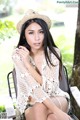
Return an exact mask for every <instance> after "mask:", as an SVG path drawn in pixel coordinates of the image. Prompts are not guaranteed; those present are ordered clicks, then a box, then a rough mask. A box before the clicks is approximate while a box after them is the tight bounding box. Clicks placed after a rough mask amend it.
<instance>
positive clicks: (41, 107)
mask: <svg viewBox="0 0 80 120" xmlns="http://www.w3.org/2000/svg"><path fill="white" fill-rule="evenodd" d="M33 110H34V111H37V112H40V113H41V112H46V111H47V107H46V106H45V105H44V104H43V103H36V104H35V105H34V106H33Z"/></svg>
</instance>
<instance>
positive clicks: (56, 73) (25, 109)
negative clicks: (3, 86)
mask: <svg viewBox="0 0 80 120" xmlns="http://www.w3.org/2000/svg"><path fill="white" fill-rule="evenodd" d="M50 27H51V20H50V19H49V18H48V17H47V16H45V15H41V14H39V13H37V12H35V11H33V10H29V11H27V13H26V14H25V16H24V17H23V18H22V20H21V21H19V23H18V24H17V30H18V32H19V33H20V40H19V43H18V45H17V48H16V49H15V50H14V52H13V61H14V65H15V70H16V76H17V89H18V90H17V103H18V109H19V110H20V112H21V114H24V116H25V119H26V120H70V119H71V118H70V116H68V115H67V112H68V110H69V99H70V97H69V95H68V93H66V92H63V91H62V90H61V89H60V88H59V78H60V77H61V73H60V69H61V66H62V61H61V58H60V51H59V49H58V48H57V47H56V45H55V43H54V41H53V39H52V36H51V34H50V31H49V28H50Z"/></svg>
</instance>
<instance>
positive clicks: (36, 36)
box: [35, 33, 40, 41]
mask: <svg viewBox="0 0 80 120" xmlns="http://www.w3.org/2000/svg"><path fill="white" fill-rule="evenodd" d="M39 39H40V36H39V33H36V34H35V40H36V41H38V40H39Z"/></svg>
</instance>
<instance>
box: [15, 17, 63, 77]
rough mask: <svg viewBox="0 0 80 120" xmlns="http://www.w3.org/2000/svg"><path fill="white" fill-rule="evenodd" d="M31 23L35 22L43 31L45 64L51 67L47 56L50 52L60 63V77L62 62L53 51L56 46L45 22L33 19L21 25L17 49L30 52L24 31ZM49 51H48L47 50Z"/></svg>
mask: <svg viewBox="0 0 80 120" xmlns="http://www.w3.org/2000/svg"><path fill="white" fill-rule="evenodd" d="M32 22H36V23H38V24H39V25H40V26H41V27H42V29H43V31H44V40H43V46H44V47H43V48H44V54H45V58H46V62H47V64H48V63H50V64H51V65H53V64H52V62H51V59H50V56H49V51H50V52H52V53H53V54H54V55H55V56H56V57H57V59H58V60H59V61H60V70H59V76H60V77H61V72H60V71H61V69H62V60H61V57H60V56H59V55H58V53H57V52H56V50H55V47H56V48H57V46H56V44H55V43H54V40H53V38H52V35H51V33H50V31H49V29H48V26H47V24H46V22H45V21H43V20H42V19H39V18H35V19H30V20H28V21H26V22H25V23H24V24H23V25H22V29H21V33H20V39H19V43H18V45H17V47H19V46H20V45H22V46H25V47H26V48H27V49H28V50H29V51H30V50H31V48H30V46H29V44H28V43H27V40H26V38H25V29H26V28H27V27H28V26H29V25H30V24H31V23H32ZM48 49H49V50H48Z"/></svg>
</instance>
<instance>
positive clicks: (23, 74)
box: [12, 54, 49, 102]
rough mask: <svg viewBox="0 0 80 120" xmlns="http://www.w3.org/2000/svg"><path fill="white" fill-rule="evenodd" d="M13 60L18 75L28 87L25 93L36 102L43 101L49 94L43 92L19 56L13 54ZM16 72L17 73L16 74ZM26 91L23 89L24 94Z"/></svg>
mask: <svg viewBox="0 0 80 120" xmlns="http://www.w3.org/2000/svg"><path fill="white" fill-rule="evenodd" d="M12 58H13V61H14V63H15V67H16V70H17V71H18V73H19V74H20V75H18V76H19V77H20V79H21V81H22V83H24V85H25V86H26V87H28V88H27V89H28V93H27V95H28V96H29V95H30V96H32V97H33V98H34V99H35V100H36V102H43V101H44V100H45V99H46V98H48V97H49V96H48V95H47V94H46V92H44V90H43V89H42V86H40V84H39V83H38V82H36V80H35V79H34V78H33V77H32V76H31V74H30V73H29V72H28V70H27V69H26V68H25V67H24V65H23V63H22V61H21V60H20V57H19V56H18V55H16V54H15V55H13V57H12ZM18 73H17V74H18ZM25 93H26V91H25V90H24V94H25Z"/></svg>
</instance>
